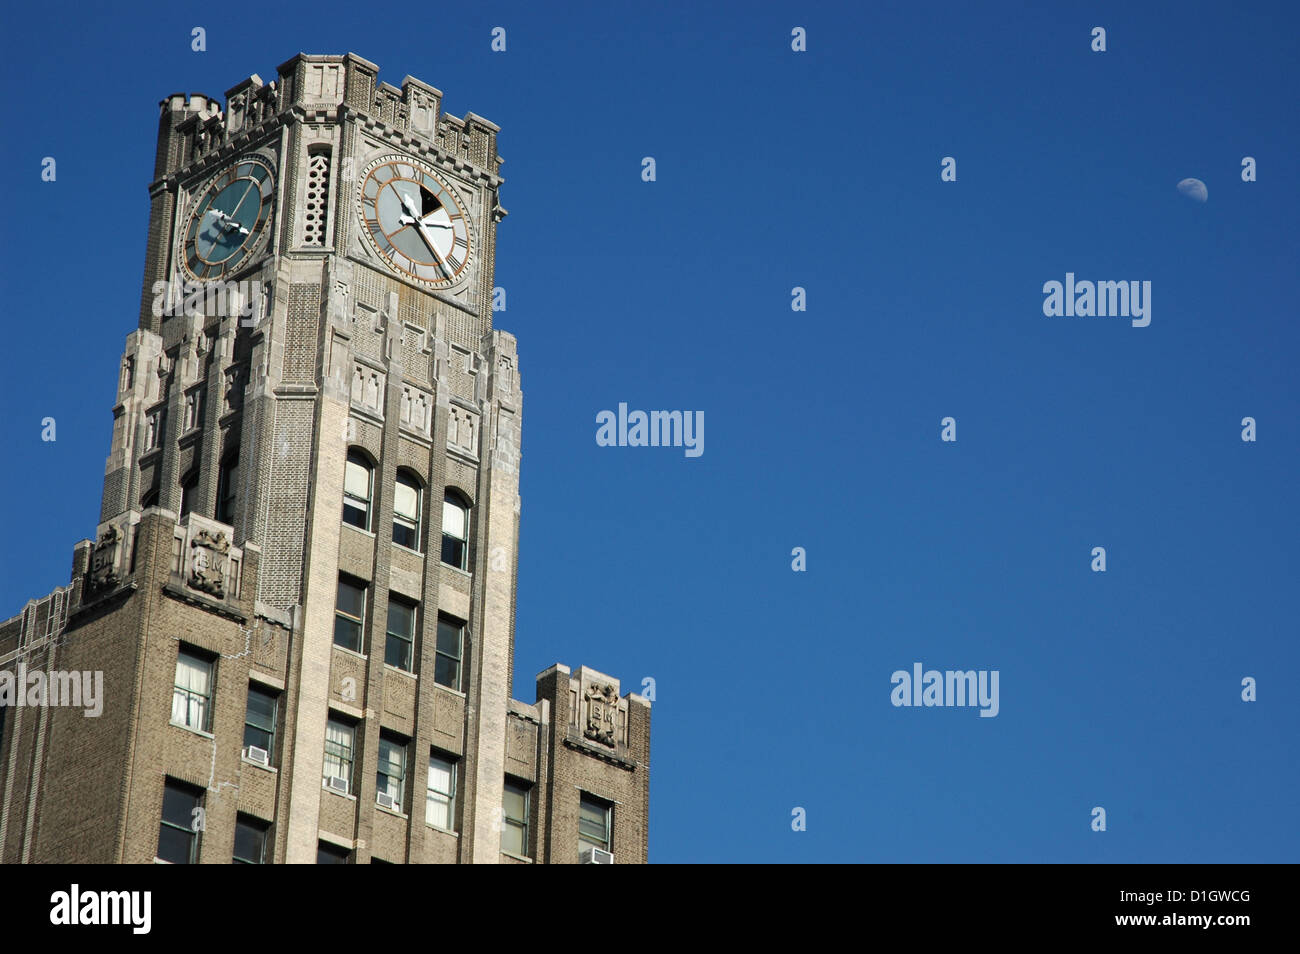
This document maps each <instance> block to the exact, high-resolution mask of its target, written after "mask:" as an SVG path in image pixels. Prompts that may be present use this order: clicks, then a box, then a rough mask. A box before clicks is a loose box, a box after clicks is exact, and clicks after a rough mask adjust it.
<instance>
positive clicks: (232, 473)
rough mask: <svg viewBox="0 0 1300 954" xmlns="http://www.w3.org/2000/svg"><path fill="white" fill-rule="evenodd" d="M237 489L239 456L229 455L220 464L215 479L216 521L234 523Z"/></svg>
mask: <svg viewBox="0 0 1300 954" xmlns="http://www.w3.org/2000/svg"><path fill="white" fill-rule="evenodd" d="M238 489H239V454H237V453H235V454H231V455H229V456H228V457H226V459H225V460H224V461H222V463H221V473H220V474H219V475H218V477H217V519H218V520H219V521H221V522H222V523H229V524H233V523H234V522H235V494H236V492H237V491H238Z"/></svg>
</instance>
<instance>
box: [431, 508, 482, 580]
mask: <svg viewBox="0 0 1300 954" xmlns="http://www.w3.org/2000/svg"><path fill="white" fill-rule="evenodd" d="M449 505H450V506H452V507H457V508H459V509H460V511H461V513H462V514H463V521H462V522H463V523H464V536H461V537H457V536H455V535H454V534H450V533H448V532H447V507H448V506H449ZM473 513H474V507H473V505H471V504H470V502H469V500H468V499H466V497H465V496H464V495H463V494H462V493H460V491H458V490H453V489H451V488H448V489H447V490H446V491H444V492H443V495H442V546H441V549H440V550H439V551H438V559H439V560H440V561H441V562H442V564H443V565H444V566H449V567H451V568H452V569H454V570H463V571H465V572H467V573H468V572H469V540H470V536H471V532H472V527H473V524H472V523H471V520H472V518H473ZM449 542H450V544H451V545H452V546H456V545H459V546H460V553H459V555H460V559H459V560H454V559H453V560H448V559H447V547H448V544H449Z"/></svg>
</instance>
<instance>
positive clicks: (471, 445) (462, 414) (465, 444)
mask: <svg viewBox="0 0 1300 954" xmlns="http://www.w3.org/2000/svg"><path fill="white" fill-rule="evenodd" d="M478 437H479V426H478V415H477V414H475V413H474V412H473V411H470V410H467V409H465V408H463V407H459V406H457V405H455V404H453V405H451V407H450V408H449V410H448V412H447V446H448V447H451V448H455V449H456V450H459V451H462V452H464V453H466V454H469V455H470V456H475V457H476V456H478Z"/></svg>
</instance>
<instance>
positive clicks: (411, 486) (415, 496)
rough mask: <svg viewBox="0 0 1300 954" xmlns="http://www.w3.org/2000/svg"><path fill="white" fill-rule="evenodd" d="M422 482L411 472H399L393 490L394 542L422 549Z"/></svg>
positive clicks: (413, 548) (414, 548) (410, 547)
mask: <svg viewBox="0 0 1300 954" xmlns="http://www.w3.org/2000/svg"><path fill="white" fill-rule="evenodd" d="M420 497H421V493H420V482H419V481H418V480H416V478H415V475H414V474H412V473H410V472H409V471H405V470H399V471H398V472H397V484H396V486H394V488H393V542H394V543H396V544H399V545H401V546H404V547H406V548H408V549H411V550H419V549H420V509H421V508H420V503H421V500H420Z"/></svg>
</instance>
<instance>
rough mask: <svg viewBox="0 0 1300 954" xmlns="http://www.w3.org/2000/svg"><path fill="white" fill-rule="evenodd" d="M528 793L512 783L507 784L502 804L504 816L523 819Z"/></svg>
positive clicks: (517, 819) (518, 819)
mask: <svg viewBox="0 0 1300 954" xmlns="http://www.w3.org/2000/svg"><path fill="white" fill-rule="evenodd" d="M527 802H528V795H527V793H525V792H524V791H523V790H522V789H519V788H516V787H515V786H513V785H507V786H506V788H505V795H504V797H503V799H502V804H503V806H504V808H505V815H506V818H510V819H514V820H516V821H523V820H524V817H525V811H526V805H527Z"/></svg>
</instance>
